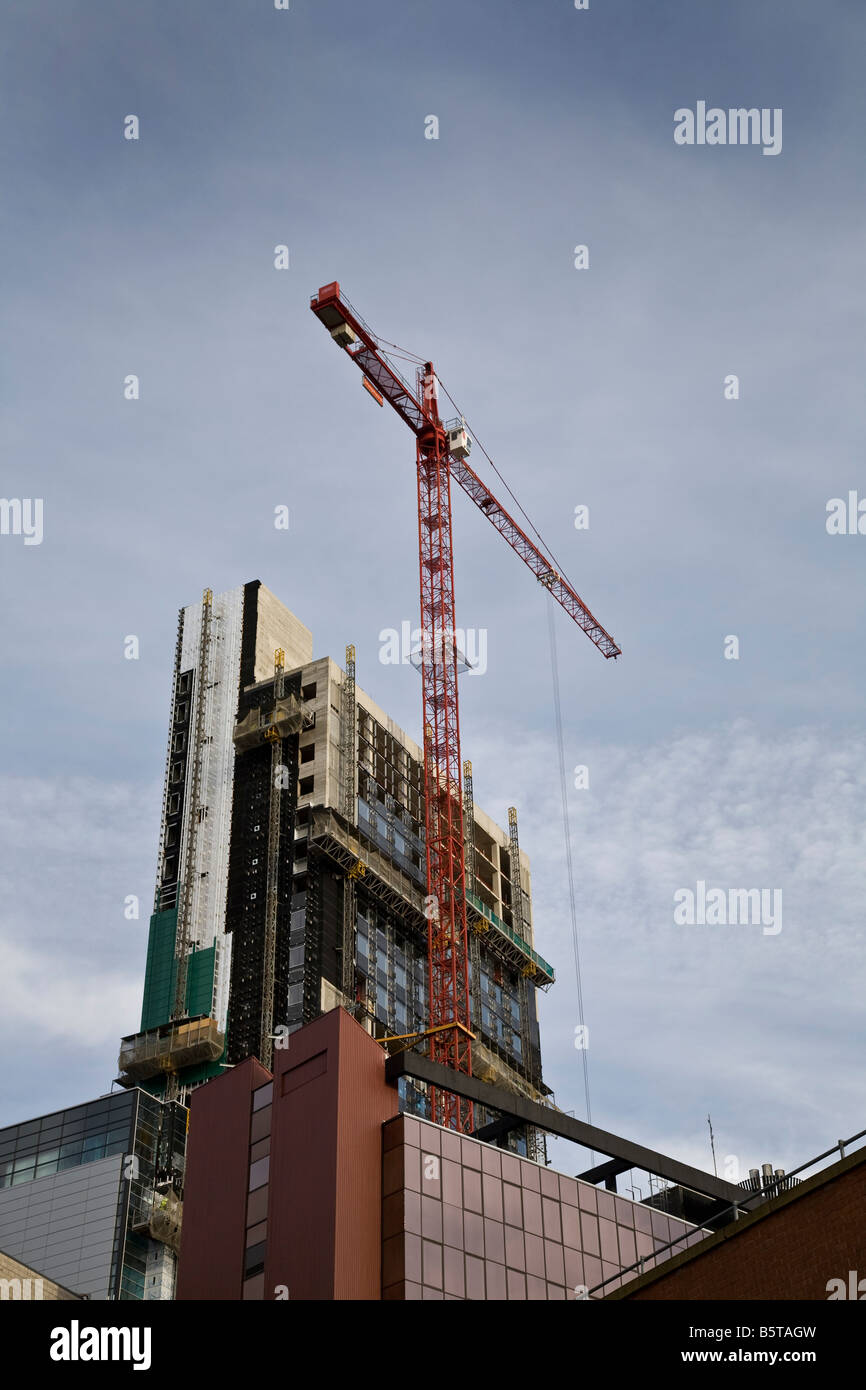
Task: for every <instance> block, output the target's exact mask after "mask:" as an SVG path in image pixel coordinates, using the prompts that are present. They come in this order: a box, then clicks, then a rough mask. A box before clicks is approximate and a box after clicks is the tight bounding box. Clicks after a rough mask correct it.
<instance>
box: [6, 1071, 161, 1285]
mask: <svg viewBox="0 0 866 1390" xmlns="http://www.w3.org/2000/svg"><path fill="white" fill-rule="evenodd" d="M186 1120H187V1112H186V1110H185V1109H184V1107H183V1106H181V1105H178V1104H174V1103H171V1104H163V1103H161V1102H160V1101H158V1100H155V1099H154V1098H153V1097H152V1096H149V1095H147V1094H146V1093H145V1092H144V1091H141V1090H138V1089H135V1090H130V1091H125V1092H120V1093H117V1094H112V1095H107V1096H102V1097H100V1098H99V1099H98V1100H94V1101H91V1102H89V1103H88V1104H86V1105H78V1106H74V1107H72V1108H71V1109H68V1110H58V1111H55V1112H53V1113H52V1114H50V1115H42V1116H40V1117H39V1118H38V1119H35V1120H27V1121H25V1122H24V1123H23V1124H19V1125H10V1126H9V1127H8V1128H6V1129H2V1130H0V1250H2V1251H4V1252H5V1253H6V1254H8V1255H11V1256H14V1258H15V1259H18V1260H21V1261H23V1262H24V1263H26V1264H28V1265H30V1266H31V1267H32V1268H33V1269H36V1270H38V1271H39V1273H40V1274H43V1275H46V1276H47V1277H48V1278H50V1279H54V1280H56V1281H57V1282H58V1283H61V1284H64V1285H65V1286H66V1287H67V1288H69V1289H71V1290H72V1291H73V1292H75V1293H80V1294H82V1295H84V1296H87V1297H90V1298H96V1299H136V1300H138V1299H154V1298H156V1299H164V1298H172V1297H173V1295H174V1285H175V1277H176V1265H177V1247H178V1244H179V1232H180V1209H181V1195H182V1183H183V1168H184V1154H185V1148H186Z"/></svg>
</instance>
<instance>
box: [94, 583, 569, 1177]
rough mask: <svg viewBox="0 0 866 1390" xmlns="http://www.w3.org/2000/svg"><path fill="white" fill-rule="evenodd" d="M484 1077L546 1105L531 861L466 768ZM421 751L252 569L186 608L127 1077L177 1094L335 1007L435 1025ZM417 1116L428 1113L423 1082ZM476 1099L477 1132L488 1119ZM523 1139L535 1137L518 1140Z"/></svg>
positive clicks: (402, 1039)
mask: <svg viewBox="0 0 866 1390" xmlns="http://www.w3.org/2000/svg"><path fill="white" fill-rule="evenodd" d="M464 774H465V776H464V782H465V787H464V819H465V827H466V829H465V836H466V846H465V851H466V884H467V892H466V901H467V915H468V920H469V926H470V932H469V948H470V1008H471V1026H472V1031H473V1033H474V1041H473V1043H472V1066H473V1073H474V1074H475V1075H477V1076H480V1077H482V1078H485V1079H488V1080H490V1081H495V1082H497V1083H498V1084H499V1085H503V1086H506V1087H507V1088H509V1089H511V1090H513V1091H515V1092H517V1093H520V1094H523V1095H526V1096H528V1097H532V1098H535V1099H541V1098H542V1097H544V1096H545V1095H546V1094H548V1092H547V1088H546V1087H545V1085H544V1082H543V1079H542V1071H541V1055H540V1046H539V1032H538V1014H537V999H536V991H537V990H538V989H547V988H548V987H549V986H550V985H551V984H552V983H553V979H554V974H553V970H552V968H551V966H550V965H548V963H547V962H546V961H545V960H544V959H543V957H542V956H540V955H539V954H538V953H537V952H536V950H535V948H534V944H533V943H534V932H533V921H532V901H531V894H530V876H529V862H528V859H527V856H526V855H525V853H524V852H523V851H522V850H521V849H520V847H519V843H518V835H517V817H516V812H514V811H513V810H511V811H509V817H508V822H509V823H508V826H507V827H506V828H503V827H501V826H499V825H497V824H496V823H495V822H494V821H493V820H491V819H490V817H489V816H487V815H485V813H484V812H483V811H482V810H481V809H480V808H479V807H478V806H477V805H475V804H474V798H473V781H472V770H471V766H470V764H468V763H467V764H466V765H465V768H464ZM424 824H425V817H424V766H423V751H422V749H421V748H420V747H419V746H418V745H417V744H416V743H414V742H413V741H412V740H411V739H410V738H409V737H408V736H407V735H406V734H405V733H404V732H403V730H402V729H400V728H399V727H398V726H397V725H396V724H395V722H394V721H393V720H392V719H390V718H389V717H388V715H387V714H386V713H385V712H384V711H383V710H382V709H380V708H379V706H378V705H377V704H375V702H374V701H373V700H372V699H371V698H370V697H369V696H368V695H367V694H366V693H365V692H364V691H363V690H362V689H361V688H360V687H359V686H358V685H357V684H356V682H355V662H354V649H353V648H351V647H349V648H347V649H346V659H345V662H344V664H343V665H342V666H341V665H339V664H338V663H336V662H335V661H333V660H332V659H330V658H329V657H321V658H319V659H317V660H314V659H313V640H312V635H311V633H310V632H309V630H308V629H307V628H306V627H304V625H303V623H301V622H300V621H299V619H298V618H296V617H295V616H294V614H292V613H291V612H290V611H289V610H288V609H287V608H286V607H285V606H284V605H283V604H282V603H280V602H279V600H278V599H276V598H275V596H274V595H273V594H271V593H270V592H269V591H268V590H267V589H266V588H265V587H264V586H263V585H262V584H261V583H260V582H259V581H253V582H251V583H249V584H246V585H244V586H242V587H238V588H236V589H233V590H229V591H228V592H226V593H223V594H220V595H217V596H216V597H214V596H213V595H212V594H211V592H210V591H206V593H205V595H204V598H203V600H202V601H201V602H199V603H195V604H192V605H190V606H188V607H186V608H184V609H182V610H181V613H180V617H179V623H178V636H177V648H176V656H175V670H174V682H173V693H172V704H171V719H170V728H169V746H168V756H167V763H166V776H165V793H164V799H163V814H162V825H161V838H160V851H159V865H158V872H157V885H156V894H155V902H154V911H153V916H152V917H151V922H150V934H149V941H148V950H147V966H146V976H145V986H144V1002H143V1008H142V1017H141V1026H140V1030H139V1031H138V1032H137V1033H136V1034H134V1035H131V1036H129V1037H127V1038H124V1039H123V1042H122V1045H121V1053H120V1059H119V1065H120V1072H121V1075H120V1080H121V1082H122V1084H125V1085H129V1086H142V1087H144V1088H145V1089H147V1090H150V1091H151V1092H152V1093H154V1094H155V1095H158V1096H160V1097H167V1098H168V1099H178V1100H183V1099H185V1097H186V1096H187V1095H188V1093H189V1092H190V1091H191V1090H192V1089H193V1088H195V1087H196V1086H197V1085H199V1084H200V1083H201V1082H203V1081H205V1080H207V1079H208V1078H209V1077H210V1076H213V1075H216V1074H217V1073H219V1072H220V1070H222V1069H223V1068H224V1067H225V1066H226V1065H229V1066H231V1065H234V1064H236V1063H238V1062H240V1061H242V1060H244V1059H245V1058H247V1057H256V1058H258V1059H259V1060H260V1061H261V1062H262V1064H263V1065H264V1066H266V1067H270V1066H271V1065H272V1061H273V1052H274V1048H279V1047H281V1046H285V1045H286V1044H287V1042H288V1037H289V1036H290V1034H291V1033H292V1032H293V1031H295V1030H296V1029H297V1028H299V1027H301V1026H302V1025H303V1024H305V1023H308V1022H310V1021H311V1020H313V1019H314V1018H316V1017H317V1016H318V1015H319V1014H321V1013H323V1012H327V1011H328V1010H330V1009H331V1008H333V1007H334V1006H335V1005H336V1004H342V1005H343V1006H344V1007H346V1008H348V1009H349V1010H350V1011H351V1012H353V1013H354V1015H355V1017H356V1018H357V1019H358V1020H359V1021H360V1022H362V1023H363V1025H364V1027H365V1028H366V1029H367V1031H368V1032H370V1033H371V1034H372V1035H373V1036H374V1037H379V1038H383V1039H384V1038H391V1037H393V1038H396V1039H399V1041H397V1042H395V1043H391V1044H389V1048H390V1049H391V1050H395V1049H397V1048H399V1047H401V1046H407V1045H409V1046H412V1045H417V1046H421V1047H423V1046H424V1043H423V1040H416V1038H415V1035H418V1034H423V1033H424V1031H425V1029H426V1027H427V1016H428V997H427V928H428V923H427V919H426V915H425V907H426V892H427V889H426V866H425V843H424ZM403 1104H404V1106H405V1108H406V1109H408V1110H414V1111H416V1112H417V1113H419V1114H422V1115H423V1114H424V1113H425V1106H426V1094H425V1088H424V1086H423V1084H417V1083H414V1082H411V1081H409V1082H407V1083H406V1086H405V1088H404V1092H403ZM485 1118H486V1117H485V1115H484V1113H483V1111H480V1112H479V1114H478V1115H477V1117H476V1126H477V1128H479V1129H483V1126H484V1122H485ZM509 1142H510V1143H512V1144H514V1145H515V1146H516V1147H518V1148H525V1146H526V1144H527V1143H528V1144H529V1147H530V1150H532V1148H533V1144H534V1143H535V1142H537V1141H536V1140H535V1139H534V1137H533V1134H532V1133H531V1132H527V1133H525V1134H518V1135H516V1136H515V1135H514V1134H513V1133H512V1135H511V1137H510V1140H509Z"/></svg>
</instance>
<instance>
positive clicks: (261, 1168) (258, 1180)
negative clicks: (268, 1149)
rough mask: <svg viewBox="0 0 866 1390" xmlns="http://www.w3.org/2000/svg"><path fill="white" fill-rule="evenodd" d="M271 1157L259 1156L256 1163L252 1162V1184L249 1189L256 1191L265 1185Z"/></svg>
mask: <svg viewBox="0 0 866 1390" xmlns="http://www.w3.org/2000/svg"><path fill="white" fill-rule="evenodd" d="M270 1162H271V1160H270V1158H269V1157H265V1158H258V1159H256V1161H255V1163H251V1164H250V1186H249V1191H250V1192H255V1191H256V1190H257V1189H258V1188H260V1187H264V1185H265V1183H266V1182H267V1180H268V1168H269V1166H270Z"/></svg>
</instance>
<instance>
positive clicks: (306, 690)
mask: <svg viewBox="0 0 866 1390" xmlns="http://www.w3.org/2000/svg"><path fill="white" fill-rule="evenodd" d="M315 698H316V682H315V681H313V683H312V684H311V685H305V686H304V687H303V689H302V690H301V699H303V700H315Z"/></svg>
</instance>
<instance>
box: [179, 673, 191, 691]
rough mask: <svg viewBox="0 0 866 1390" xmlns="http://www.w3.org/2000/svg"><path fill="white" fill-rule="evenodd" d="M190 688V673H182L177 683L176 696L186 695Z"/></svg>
mask: <svg viewBox="0 0 866 1390" xmlns="http://www.w3.org/2000/svg"><path fill="white" fill-rule="evenodd" d="M191 686H192V671H184V672H183V674H182V676H181V677H180V679H179V680H178V683H177V693H178V695H188V694H189V692H190V688H191Z"/></svg>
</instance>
